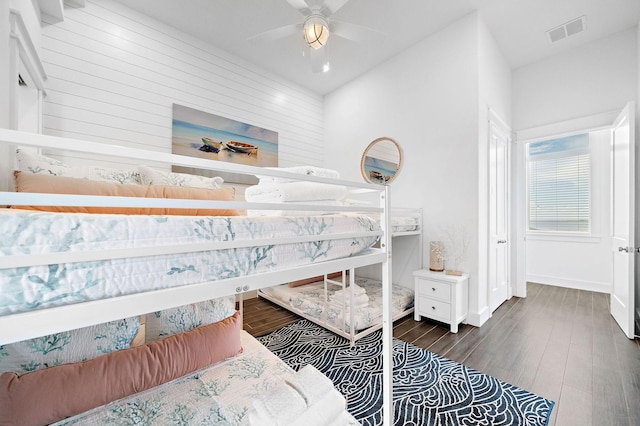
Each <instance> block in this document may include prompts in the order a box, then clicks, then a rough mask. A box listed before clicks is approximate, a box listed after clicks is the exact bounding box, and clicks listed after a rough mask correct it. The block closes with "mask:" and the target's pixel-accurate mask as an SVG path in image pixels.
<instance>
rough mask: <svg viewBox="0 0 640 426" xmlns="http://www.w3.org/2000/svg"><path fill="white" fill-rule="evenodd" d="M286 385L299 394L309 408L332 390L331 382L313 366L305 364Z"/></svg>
mask: <svg viewBox="0 0 640 426" xmlns="http://www.w3.org/2000/svg"><path fill="white" fill-rule="evenodd" d="M286 383H287V384H288V385H289V386H291V388H293V389H295V390H296V391H297V392H298V394H300V395H301V396H302V398H303V400H304V401H305V403H306V404H307V406H311V405H313V404H315V403H316V402H318V401H320V400H321V399H322V398H323V397H324V396H325V395H326V394H327V393H328V392H329V391H331V390H333V389H334V387H333V382H332V381H331V380H330V379H329V378H328V377H327V376H325V375H324V374H322V373H321V372H320V371H318V370H317V369H316V368H315V367H314V366H313V365H311V364H307V365H305V366H304V367H303V368H301V369H300V371H298V372H297V373H296V374H294V375H293V377H291V378H290V379H288V380H286Z"/></svg>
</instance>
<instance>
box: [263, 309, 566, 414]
mask: <svg viewBox="0 0 640 426" xmlns="http://www.w3.org/2000/svg"><path fill="white" fill-rule="evenodd" d="M381 339H382V331H380V330H378V331H377V332H375V333H372V334H370V335H369V336H366V337H364V338H362V339H360V340H358V342H357V344H356V345H355V347H353V348H350V347H349V342H348V341H347V339H344V338H342V337H340V336H337V335H335V334H333V333H332V332H330V331H328V330H325V329H324V328H322V327H319V326H317V325H316V324H314V323H312V322H311V321H307V320H301V321H298V322H297V323H294V324H291V325H289V326H287V327H284V328H282V329H280V330H277V331H274V332H273V333H271V334H268V335H266V336H263V337H260V338H258V340H260V342H262V344H264V345H265V346H266V347H267V348H269V350H271V351H272V352H273V353H275V354H276V355H277V356H278V357H280V358H281V359H282V360H284V361H285V362H286V363H287V364H288V365H290V366H291V367H292V368H293V369H294V370H298V369H300V368H302V367H304V366H305V365H306V364H312V365H313V366H314V367H316V368H317V369H318V370H320V371H322V372H323V373H324V374H326V375H327V376H328V377H329V378H330V379H331V380H332V381H333V383H334V385H335V386H336V388H337V389H338V390H339V391H340V392H341V393H342V394H343V395H344V396H345V397H346V399H347V405H348V407H347V408H348V411H349V412H350V413H351V414H352V415H353V416H354V417H355V418H356V419H358V420H359V421H360V422H361V423H362V424H363V425H381V424H382V390H381V389H382V354H381V351H382V344H381V342H382V340H381ZM393 365H394V369H393V401H394V404H393V406H394V419H395V424H396V425H432V426H457V425H464V426H471V425H487V426H497V425H528V426H544V425H546V424H547V422H548V419H549V415H550V414H551V410H552V408H553V404H554V403H553V401H550V400H548V399H545V398H542V397H540V396H537V395H534V394H532V393H531V392H527V391H525V390H523V389H520V388H517V387H515V386H513V385H509V384H507V383H504V382H501V381H500V380H498V379H495V378H493V377H491V376H488V375H486V374H483V373H480V372H478V371H475V370H472V369H470V368H467V367H465V366H464V365H462V364H459V363H457V362H454V361H451V360H448V359H446V358H443V357H441V356H440V355H437V354H434V353H431V352H429V351H427V350H425V349H421V348H418V347H416V346H414V345H412V344H410V343H406V342H403V341H401V340H397V339H394V343H393Z"/></svg>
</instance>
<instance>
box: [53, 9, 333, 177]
mask: <svg viewBox="0 0 640 426" xmlns="http://www.w3.org/2000/svg"><path fill="white" fill-rule="evenodd" d="M42 34H43V36H42V58H43V62H44V65H45V68H46V71H47V74H48V76H49V78H48V80H47V83H46V86H47V97H46V98H45V101H44V106H43V133H45V134H49V135H55V136H63V137H70V138H75V139H83V140H91V141H97V142H104V143H109V144H115V145H123V146H131V147H137V148H147V149H149V148H151V149H154V150H158V151H161V152H170V151H171V119H172V117H171V116H172V104H174V103H176V104H181V105H184V106H188V107H191V108H196V109H199V110H202V111H206V112H209V113H213V114H217V115H220V116H224V117H228V118H231V119H234V120H238V121H241V122H245V123H249V124H252V125H256V126H260V127H263V128H266V129H269V130H273V131H276V132H278V141H279V165H280V166H290V165H298V164H311V165H318V166H322V162H323V146H322V145H323V100H322V96H320V95H319V94H316V93H313V92H310V91H307V90H305V89H302V88H300V87H298V86H296V85H294V84H292V83H289V82H287V81H285V80H283V79H281V78H278V77H276V76H274V75H271V74H270V73H269V72H267V71H265V70H263V69H259V68H257V67H256V66H254V65H252V64H250V63H248V62H246V61H244V60H242V59H240V58H238V57H235V56H234V55H233V54H231V53H228V52H224V51H222V50H220V49H218V48H215V47H213V46H211V45H209V44H206V43H204V42H202V41H200V40H198V39H196V38H194V37H192V36H190V35H188V34H185V33H182V32H180V31H178V30H176V29H174V28H172V27H170V26H168V25H165V24H163V23H161V22H158V21H156V20H153V19H151V18H148V17H146V16H144V15H142V14H139V13H137V12H134V11H133V10H131V9H129V8H127V7H126V6H123V5H122V4H120V3H116V2H113V1H110V0H87V2H86V7H84V8H66V9H65V20H64V22H60V23H55V24H48V23H45V25H44V26H43V28H42ZM66 159H67V161H68V162H70V163H73V162H74V160H75V161H76V162H77V161H79V160H78V159H77V158H75V159H74V157H73V155H72V154H70V155H67V158H66Z"/></svg>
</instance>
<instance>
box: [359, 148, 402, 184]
mask: <svg viewBox="0 0 640 426" xmlns="http://www.w3.org/2000/svg"><path fill="white" fill-rule="evenodd" d="M401 166H402V150H401V149H400V145H398V143H397V142H396V141H394V140H393V139H391V138H386V137H383V138H378V139H376V140H374V141H373V142H371V143H370V144H369V146H367V149H365V150H364V154H362V160H361V162H360V172H361V173H362V177H363V178H364V180H366V181H367V182H369V183H378V184H382V185H388V184H389V183H391V182H392V181H393V180H394V179H395V178H396V176H397V175H398V173H399V172H400V167H401Z"/></svg>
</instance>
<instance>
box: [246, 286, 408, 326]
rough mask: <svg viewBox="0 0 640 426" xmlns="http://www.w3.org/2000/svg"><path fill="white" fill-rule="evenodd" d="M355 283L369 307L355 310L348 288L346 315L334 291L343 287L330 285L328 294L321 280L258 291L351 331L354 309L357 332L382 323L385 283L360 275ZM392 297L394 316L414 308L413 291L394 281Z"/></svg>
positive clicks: (312, 316) (359, 307) (306, 314)
mask: <svg viewBox="0 0 640 426" xmlns="http://www.w3.org/2000/svg"><path fill="white" fill-rule="evenodd" d="M355 282H356V285H357V286H358V287H360V288H363V289H364V290H365V294H366V295H367V299H368V302H367V304H366V306H362V305H359V306H356V308H355V309H353V310H352V309H350V308H349V306H348V305H349V303H348V300H349V292H348V291H347V293H346V295H347V303H346V305H347V307H346V316H345V315H344V312H345V304H344V303H343V301H342V297H340V296H338V295H336V294H335V293H336V291H338V292H339V291H341V286H338V285H335V284H331V283H328V284H327V293H326V296H325V290H324V282H322V281H320V282H315V283H311V284H305V285H301V286H297V287H290V286H289V284H282V285H279V286H275V287H268V288H264V289H262V290H260V291H259V292H258V294H262V295H266V296H268V297H269V298H272V299H277V300H278V301H280V302H283V303H284V304H285V305H288V306H290V307H291V308H293V310H296V311H298V312H300V313H301V314H303V315H305V316H307V317H311V318H315V319H318V320H320V321H322V322H323V323H327V324H331V325H333V326H335V327H337V328H339V329H344V331H345V332H347V333H348V332H350V330H351V311H353V318H354V328H355V331H361V330H364V329H366V328H369V327H372V326H375V325H379V324H381V323H382V283H381V282H380V281H378V280H374V279H370V278H361V277H356V279H355ZM392 300H393V311H392V316H393V317H394V318H396V317H398V316H399V315H401V314H402V313H404V312H406V311H407V310H408V309H410V308H412V307H413V300H414V292H413V290H411V289H409V288H406V287H403V286H400V285H397V284H394V285H393V291H392Z"/></svg>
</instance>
